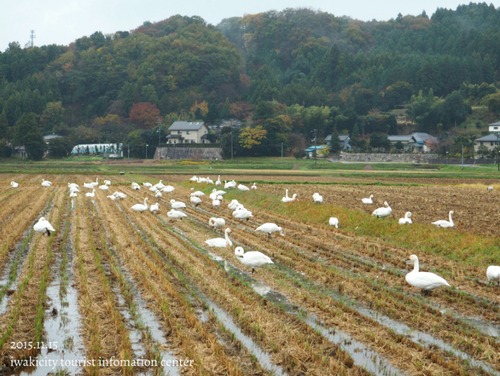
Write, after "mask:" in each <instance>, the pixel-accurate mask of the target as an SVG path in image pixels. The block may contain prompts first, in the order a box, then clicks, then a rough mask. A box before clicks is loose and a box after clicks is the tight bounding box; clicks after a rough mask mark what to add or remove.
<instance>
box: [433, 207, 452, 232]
mask: <svg viewBox="0 0 500 376" xmlns="http://www.w3.org/2000/svg"><path fill="white" fill-rule="evenodd" d="M452 215H453V210H450V212H449V213H448V220H446V219H440V220H438V221H434V222H432V224H433V225H434V226H437V227H443V228H447V227H454V226H455V224H454V223H453V219H452V218H451V216H452Z"/></svg>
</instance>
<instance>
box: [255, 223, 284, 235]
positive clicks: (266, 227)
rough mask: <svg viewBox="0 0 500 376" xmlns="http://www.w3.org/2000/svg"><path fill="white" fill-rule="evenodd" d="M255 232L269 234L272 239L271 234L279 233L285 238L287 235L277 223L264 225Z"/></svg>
mask: <svg viewBox="0 0 500 376" xmlns="http://www.w3.org/2000/svg"><path fill="white" fill-rule="evenodd" d="M255 231H261V232H265V233H267V235H269V237H271V234H272V233H273V232H279V233H280V235H281V236H285V233H284V232H283V229H282V228H281V227H280V226H278V225H277V224H276V223H270V222H268V223H264V224H262V225H260V226H259V227H257V228H256V229H255Z"/></svg>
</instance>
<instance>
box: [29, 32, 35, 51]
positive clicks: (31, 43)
mask: <svg viewBox="0 0 500 376" xmlns="http://www.w3.org/2000/svg"><path fill="white" fill-rule="evenodd" d="M35 38H36V37H35V30H31V35H30V47H33V46H34V45H35V42H34V41H33V39H35Z"/></svg>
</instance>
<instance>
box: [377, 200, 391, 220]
mask: <svg viewBox="0 0 500 376" xmlns="http://www.w3.org/2000/svg"><path fill="white" fill-rule="evenodd" d="M391 213H392V209H391V207H390V206H389V204H388V203H387V201H384V206H383V207H380V208H377V209H375V210H374V211H373V213H372V215H374V216H375V217H377V218H384V217H388V216H390V215H391Z"/></svg>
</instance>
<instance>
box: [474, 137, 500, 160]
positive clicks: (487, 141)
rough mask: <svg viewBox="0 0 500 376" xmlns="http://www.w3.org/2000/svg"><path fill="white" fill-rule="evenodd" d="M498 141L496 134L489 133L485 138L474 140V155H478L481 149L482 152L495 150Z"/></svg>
mask: <svg viewBox="0 0 500 376" xmlns="http://www.w3.org/2000/svg"><path fill="white" fill-rule="evenodd" d="M497 142H498V139H497V136H496V134H494V133H490V134H487V135H486V136H483V137H479V138H476V139H475V140H474V153H475V154H476V155H477V154H479V149H480V148H481V147H482V148H483V149H484V148H486V149H484V150H488V151H492V150H494V149H495V148H496V145H497Z"/></svg>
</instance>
